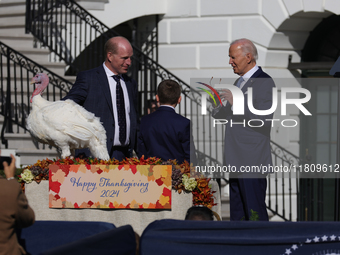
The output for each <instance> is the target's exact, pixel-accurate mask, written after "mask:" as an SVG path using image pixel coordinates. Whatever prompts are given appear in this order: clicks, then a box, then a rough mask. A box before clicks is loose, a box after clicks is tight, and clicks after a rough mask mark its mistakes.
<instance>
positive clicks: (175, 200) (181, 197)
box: [25, 180, 221, 235]
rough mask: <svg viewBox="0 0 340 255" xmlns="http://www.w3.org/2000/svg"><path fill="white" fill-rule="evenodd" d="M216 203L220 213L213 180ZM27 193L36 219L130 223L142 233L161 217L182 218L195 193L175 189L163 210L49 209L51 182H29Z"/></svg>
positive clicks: (116, 224)
mask: <svg viewBox="0 0 340 255" xmlns="http://www.w3.org/2000/svg"><path fill="white" fill-rule="evenodd" d="M210 184H211V185H212V190H214V191H216V192H215V193H214V196H215V203H216V202H217V205H216V206H214V207H213V208H212V210H213V211H215V212H216V213H217V214H218V215H219V216H221V199H220V191H219V187H218V184H217V182H216V181H213V180H211V181H210ZM25 193H26V196H27V199H28V202H29V204H30V206H31V207H32V208H33V210H34V212H35V215H36V220H57V221H102V222H109V223H113V224H114V225H115V226H116V227H120V226H124V225H131V226H132V227H133V229H134V231H135V232H136V233H137V234H139V235H141V234H142V232H143V230H144V229H145V228H146V227H147V226H148V225H149V224H150V223H151V222H153V221H155V220H161V219H177V220H183V219H184V218H185V214H186V212H187V210H188V209H189V208H190V207H191V206H192V194H191V193H184V192H182V193H181V194H179V193H178V192H177V191H175V190H172V194H171V195H172V203H171V207H172V208H171V210H160V209H92V208H91V209H73V208H72V209H66V208H62V209H56V208H49V200H48V199H49V194H48V181H42V182H40V183H39V184H37V183H36V182H32V183H30V184H26V186H25Z"/></svg>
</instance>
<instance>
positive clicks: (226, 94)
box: [220, 89, 233, 105]
mask: <svg viewBox="0 0 340 255" xmlns="http://www.w3.org/2000/svg"><path fill="white" fill-rule="evenodd" d="M220 97H221V100H227V101H228V102H229V104H230V105H233V94H232V93H231V91H230V90H229V89H222V90H221V92H220Z"/></svg>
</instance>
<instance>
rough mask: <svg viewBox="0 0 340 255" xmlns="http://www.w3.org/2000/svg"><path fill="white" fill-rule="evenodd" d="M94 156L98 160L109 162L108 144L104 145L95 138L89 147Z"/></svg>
mask: <svg viewBox="0 0 340 255" xmlns="http://www.w3.org/2000/svg"><path fill="white" fill-rule="evenodd" d="M89 149H90V151H91V153H92V155H93V156H94V157H96V158H99V159H103V160H109V159H110V156H109V153H108V152H107V148H106V143H102V141H100V140H97V139H96V138H95V137H94V138H93V139H92V140H91V142H90V147H89Z"/></svg>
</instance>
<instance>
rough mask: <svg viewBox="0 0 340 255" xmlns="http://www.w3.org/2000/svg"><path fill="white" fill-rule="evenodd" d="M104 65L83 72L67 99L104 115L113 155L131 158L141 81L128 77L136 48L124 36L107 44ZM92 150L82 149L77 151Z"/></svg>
mask: <svg viewBox="0 0 340 255" xmlns="http://www.w3.org/2000/svg"><path fill="white" fill-rule="evenodd" d="M104 50H105V54H106V58H105V62H104V63H103V65H101V66H99V67H97V68H94V69H91V70H88V71H84V72H80V73H79V74H78V75H77V79H76V82H75V83H74V85H73V87H72V89H71V90H70V92H69V93H68V94H67V96H66V97H65V98H63V99H64V100H66V99H71V100H73V101H75V102H76V103H78V104H79V105H81V106H83V107H84V108H85V109H86V110H88V111H89V112H92V113H94V114H95V115H96V116H97V117H99V118H100V121H101V122H102V123H103V126H104V128H105V130H106V136H107V150H108V152H109V155H110V158H115V159H118V160H122V159H123V158H125V157H131V156H132V152H133V150H134V149H135V146H136V144H137V143H136V140H137V119H138V117H137V93H138V92H137V89H138V87H137V83H136V81H134V80H133V79H131V78H129V77H128V76H126V73H127V71H128V68H129V66H130V65H131V57H132V55H133V49H132V47H131V44H130V43H129V41H128V40H127V39H125V38H124V37H120V36H117V37H113V38H111V39H109V40H108V41H107V42H106V44H105V46H104ZM80 152H84V153H85V154H86V155H87V156H88V155H89V150H87V149H85V150H78V151H77V153H76V154H79V153H80Z"/></svg>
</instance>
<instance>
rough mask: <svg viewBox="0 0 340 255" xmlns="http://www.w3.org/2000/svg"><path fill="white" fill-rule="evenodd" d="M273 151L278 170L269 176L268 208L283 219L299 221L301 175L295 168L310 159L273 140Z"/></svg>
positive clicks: (274, 164) (274, 163)
mask: <svg viewBox="0 0 340 255" xmlns="http://www.w3.org/2000/svg"><path fill="white" fill-rule="evenodd" d="M271 151H272V159H273V166H274V167H276V171H275V170H274V172H273V173H272V174H269V176H268V177H269V178H268V191H267V208H268V210H270V211H271V212H272V213H274V214H275V215H277V216H279V217H280V218H282V219H283V220H286V221H287V220H289V221H292V220H296V221H297V220H299V215H298V212H297V210H296V208H297V204H298V200H299V195H300V176H299V171H295V170H294V169H298V166H300V165H303V164H308V163H310V161H309V160H310V159H309V158H308V157H306V158H300V157H298V156H296V155H294V154H293V153H291V152H289V151H287V150H286V149H284V148H283V147H282V146H280V145H278V144H277V143H275V142H273V141H271ZM293 209H294V210H295V212H293Z"/></svg>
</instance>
